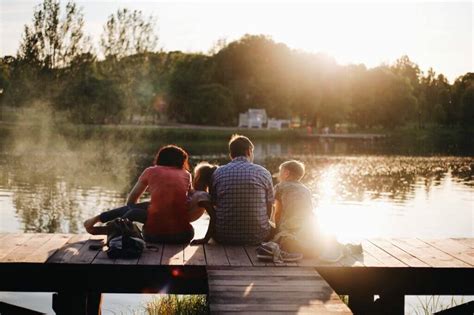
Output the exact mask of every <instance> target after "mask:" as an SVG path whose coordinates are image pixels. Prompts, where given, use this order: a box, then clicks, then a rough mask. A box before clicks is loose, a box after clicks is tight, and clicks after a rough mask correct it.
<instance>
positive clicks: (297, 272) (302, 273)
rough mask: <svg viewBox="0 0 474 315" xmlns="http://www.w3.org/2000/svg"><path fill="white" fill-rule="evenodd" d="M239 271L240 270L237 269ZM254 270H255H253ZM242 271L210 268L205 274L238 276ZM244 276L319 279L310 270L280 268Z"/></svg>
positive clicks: (246, 272) (253, 272)
mask: <svg viewBox="0 0 474 315" xmlns="http://www.w3.org/2000/svg"><path fill="white" fill-rule="evenodd" d="M239 269H241V268H239ZM254 269H255V268H254ZM242 272H243V271H242V270H235V269H213V268H212V267H209V268H207V274H208V275H209V276H211V277H212V276H238V275H241V274H242ZM245 275H248V276H255V277H268V276H292V277H306V276H315V277H318V278H319V277H320V276H319V274H318V273H317V272H316V271H315V270H314V269H312V268H281V270H280V269H278V270H275V268H258V269H257V270H246V271H245Z"/></svg>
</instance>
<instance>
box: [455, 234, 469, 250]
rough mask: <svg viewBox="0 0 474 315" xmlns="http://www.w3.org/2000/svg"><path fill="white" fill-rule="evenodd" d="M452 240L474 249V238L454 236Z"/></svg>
mask: <svg viewBox="0 0 474 315" xmlns="http://www.w3.org/2000/svg"><path fill="white" fill-rule="evenodd" d="M452 240H454V241H456V242H459V243H462V244H464V245H466V246H467V247H469V248H470V249H474V238H465V237H464V238H452Z"/></svg>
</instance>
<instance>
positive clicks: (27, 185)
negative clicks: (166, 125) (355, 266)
mask: <svg viewBox="0 0 474 315" xmlns="http://www.w3.org/2000/svg"><path fill="white" fill-rule="evenodd" d="M0 132H2V133H0V135H2V136H1V137H0V232H47V233H56V232H57V233H60V232H61V233H83V232H85V231H84V229H83V227H82V222H83V221H84V220H85V219H86V218H88V217H90V216H92V215H95V214H97V213H98V212H99V211H102V210H105V209H110V208H113V207H116V206H120V205H122V204H123V203H124V202H125V199H126V196H127V193H128V191H129V190H130V188H131V187H132V185H133V183H134V182H135V180H136V179H137V178H138V176H139V175H140V173H141V171H142V170H143V169H144V168H145V167H147V166H149V165H150V164H151V161H152V160H153V156H154V154H155V152H156V149H157V148H158V147H159V146H161V145H163V144H166V143H177V144H179V145H181V146H183V147H184V148H186V149H187V150H188V151H189V152H190V154H191V157H192V159H191V162H192V164H195V163H197V162H199V161H201V160H207V161H211V162H216V163H219V164H224V163H226V162H227V161H228V160H227V153H226V139H223V140H222V141H215V140H206V139H192V140H189V139H188V140H182V139H179V138H169V139H156V138H153V137H150V136H141V135H134V134H131V135H128V136H127V137H123V136H120V137H117V136H106V137H97V136H88V135H84V134H81V135H79V136H78V135H74V134H72V135H71V134H69V135H68V136H64V135H60V134H59V133H58V132H55V131H54V130H51V129H50V128H44V129H40V130H39V131H38V132H34V133H28V132H25V131H24V130H23V131H21V132H17V131H8V132H5V131H0ZM255 145H256V148H255V156H256V161H255V162H256V163H259V164H262V165H263V166H265V167H267V168H268V169H269V170H270V171H271V172H272V173H275V172H276V171H277V169H278V165H279V164H280V163H281V162H283V161H284V160H287V159H300V160H302V161H303V162H304V163H305V164H306V167H307V174H306V176H305V177H304V180H303V181H304V183H305V184H306V185H307V186H308V187H309V188H310V189H311V191H312V192H313V200H314V212H315V214H316V215H317V219H318V222H319V224H320V226H321V227H322V228H323V229H324V230H325V231H326V232H328V233H332V234H335V235H336V236H337V237H338V238H339V239H340V240H342V241H346V240H348V241H351V240H357V239H359V238H363V237H427V238H428V237H474V228H473V227H474V198H473V197H474V155H473V154H472V152H470V151H469V150H470V149H469V150H467V154H466V150H464V151H463V150H461V151H459V150H454V151H452V150H450V149H449V148H451V146H450V145H449V144H446V146H445V147H443V148H446V149H443V148H442V149H441V150H435V151H434V152H433V151H431V149H432V148H431V147H430V148H428V150H421V152H420V148H419V147H416V146H406V145H405V146H398V145H394V144H392V143H390V142H387V140H384V141H382V142H380V141H376V142H371V141H331V140H305V141H298V140H295V141H293V142H288V141H286V142H276V141H258V140H256V141H255ZM420 145H421V146H423V144H420ZM453 152H454V153H453ZM315 224H316V222H315ZM2 296H3V298H2ZM2 296H0V298H1V299H4V300H9V301H14V300H15V299H17V300H18V299H21V296H20V295H18V294H16V295H8V294H6V293H3V294H2ZM30 297H31V296H30ZM12 299H13V300H12ZM107 299H109V300H110V301H111V302H109V303H108V304H107V303H106V304H105V305H109V308H110V309H114V307H113V305H114V303H119V304H120V302H117V301H120V300H122V299H123V298H117V299H118V300H117V301H116V300H114V299H113V296H112V295H110V296H108V297H107V298H106V301H107ZM29 300H30V301H34V300H35V299H34V298H31V299H29ZM32 303H33V302H32ZM33 304H34V303H33ZM132 304H133V303H132ZM133 305H136V303H135V304H133ZM43 306H44V305H43ZM122 306H123V304H122ZM44 307H46V306H44ZM48 307H49V306H48ZM128 307H129V306H127V307H126V308H125V309H124V308H123V307H122V308H120V307H119V308H117V310H118V312H119V313H120V312H125V313H127V308H128ZM43 309H44V308H43ZM44 310H45V311H48V312H49V309H48V308H46V309H44Z"/></svg>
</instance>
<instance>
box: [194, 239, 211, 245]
mask: <svg viewBox="0 0 474 315" xmlns="http://www.w3.org/2000/svg"><path fill="white" fill-rule="evenodd" d="M207 242H209V240H208V239H205V238H200V239H195V240H192V241H191V244H190V245H202V244H207Z"/></svg>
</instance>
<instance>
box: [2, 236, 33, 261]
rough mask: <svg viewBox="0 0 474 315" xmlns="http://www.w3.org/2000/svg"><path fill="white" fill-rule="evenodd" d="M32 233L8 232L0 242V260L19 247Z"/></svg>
mask: <svg viewBox="0 0 474 315" xmlns="http://www.w3.org/2000/svg"><path fill="white" fill-rule="evenodd" d="M33 235H34V234H30V233H19V234H17V233H15V234H8V235H7V236H6V237H5V238H4V239H3V241H2V242H0V262H4V259H5V257H6V256H8V255H9V254H10V253H11V252H13V251H15V250H16V249H17V248H21V246H23V244H25V243H26V242H27V241H28V240H30V239H31V238H32V237H33Z"/></svg>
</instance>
